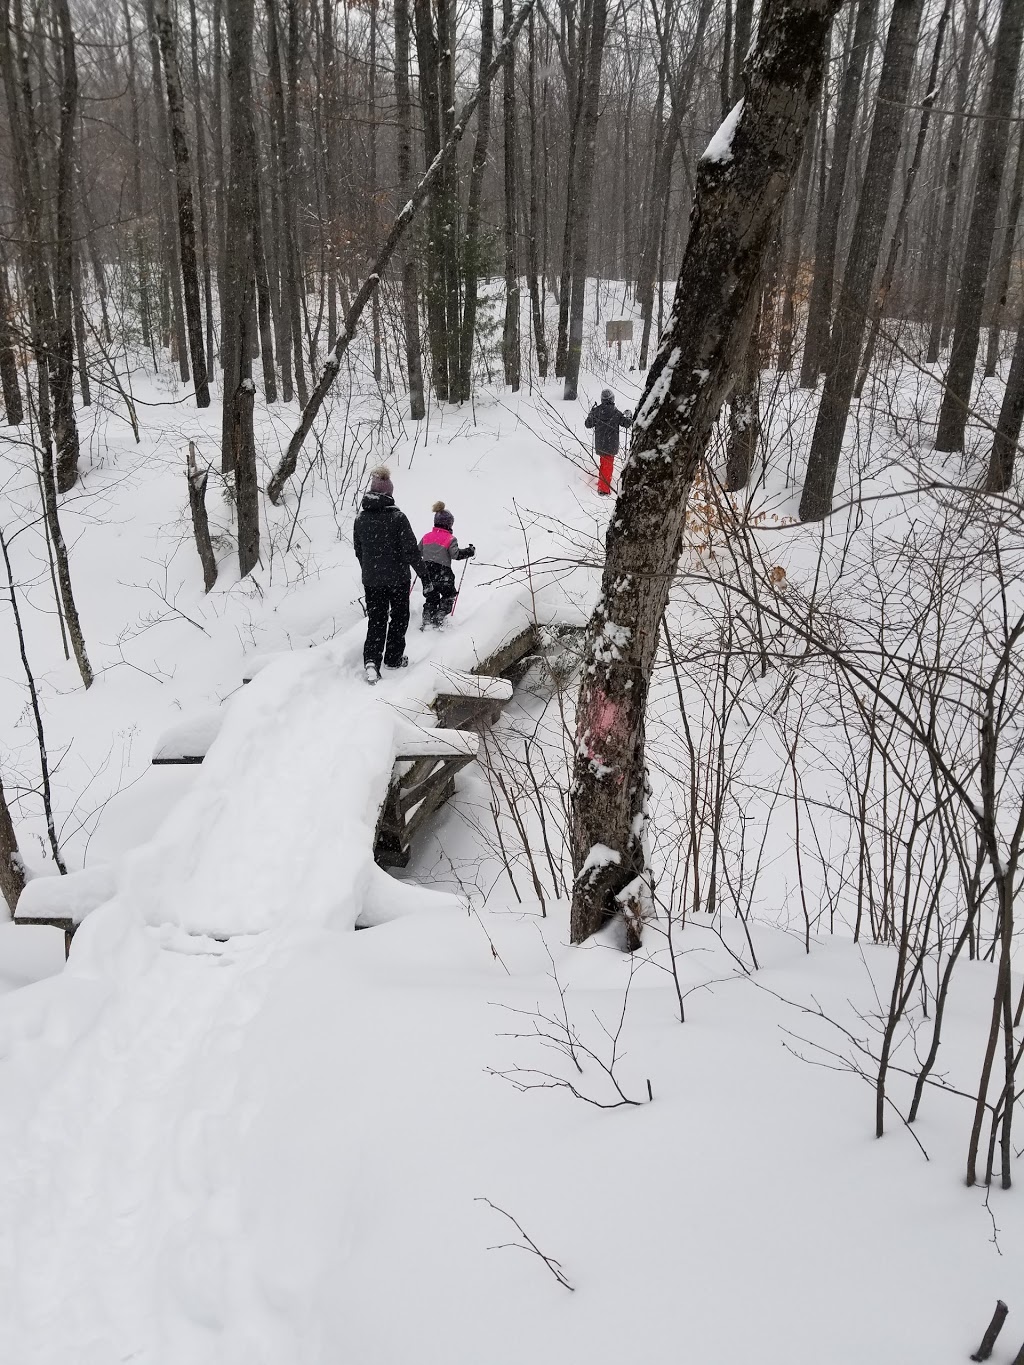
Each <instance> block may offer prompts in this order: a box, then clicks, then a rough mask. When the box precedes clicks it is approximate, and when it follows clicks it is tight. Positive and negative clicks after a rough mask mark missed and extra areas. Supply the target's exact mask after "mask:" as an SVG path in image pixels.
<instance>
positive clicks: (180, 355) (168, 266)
mask: <svg viewBox="0 0 1024 1365" xmlns="http://www.w3.org/2000/svg"><path fill="white" fill-rule="evenodd" d="M146 24H147V26H148V29H149V61H150V74H151V78H152V86H153V106H154V108H155V109H156V129H157V131H156V141H157V149H156V167H157V186H158V193H159V208H160V216H161V217H160V221H161V231H160V235H161V239H162V240H161V247H162V250H163V258H164V270H165V272H166V278H167V284H168V290H169V301H170V308H171V319H172V323H173V327H174V346H175V350H176V351H177V361H178V373H179V374H180V376H181V382H182V383H183V384H187V383H188V382H189V364H188V335H187V332H186V329H185V308H184V303H183V301H182V297H181V260H180V257H179V254H178V234H177V233H176V232H175V230H174V219H175V213H174V207H173V203H172V199H171V184H170V177H171V174H172V172H171V170H170V163H171V161H172V159H173V153H172V150H171V135H170V131H169V129H168V125H167V105H166V104H165V103H164V88H163V80H162V79H161V74H160V67H161V57H160V35H159V31H158V29H157V22H156V11H155V8H154V0H146Z"/></svg>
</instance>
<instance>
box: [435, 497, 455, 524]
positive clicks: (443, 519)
mask: <svg viewBox="0 0 1024 1365" xmlns="http://www.w3.org/2000/svg"><path fill="white" fill-rule="evenodd" d="M434 525H435V526H437V527H438V528H439V529H440V530H442V531H450V530H451V529H452V527H453V526H454V525H455V518H454V516H452V514H451V512H449V511H447V510H446V509H445V505H444V503H443V502H435V503H434Z"/></svg>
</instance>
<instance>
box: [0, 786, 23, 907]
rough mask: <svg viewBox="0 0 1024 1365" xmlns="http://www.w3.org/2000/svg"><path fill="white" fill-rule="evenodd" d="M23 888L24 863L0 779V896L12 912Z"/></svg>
mask: <svg viewBox="0 0 1024 1365" xmlns="http://www.w3.org/2000/svg"><path fill="white" fill-rule="evenodd" d="M24 889H25V864H24V863H23V862H22V861H21V854H20V853H19V852H18V840H17V837H16V835H15V833H14V821H13V820H12V819H11V812H10V810H9V808H8V805H7V798H6V796H5V795H4V784H3V782H2V781H0V896H3V898H4V900H5V901H6V902H7V908H8V909H9V910H10V912H11V914H12V915H13V914H14V911H15V909H16V908H17V904H18V897H19V896H20V895H21V893H22V891H24Z"/></svg>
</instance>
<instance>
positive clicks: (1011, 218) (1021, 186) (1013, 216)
mask: <svg viewBox="0 0 1024 1365" xmlns="http://www.w3.org/2000/svg"><path fill="white" fill-rule="evenodd" d="M1022 202H1024V138H1022V139H1021V142H1020V146H1019V147H1018V148H1017V161H1016V165H1015V166H1014V171H1013V186H1012V188H1011V190H1010V202H1009V205H1008V206H1007V210H1006V231H1005V232H1004V233H1003V242H1002V247H1001V249H1000V252H999V258H998V261H997V263H996V270H995V279H994V288H993V290H992V292H993V295H994V296H995V304H994V307H993V316H992V322H991V325H990V326H989V329H988V346H987V348H986V351H985V378H986V379H992V378H993V377H994V376H995V373H996V366H997V364H998V361H999V333H1000V330H1001V328H1002V326H1003V321H1004V318H1005V316H1006V296H1007V294H1008V293H1009V289H1010V271H1011V269H1012V268H1013V248H1014V245H1015V244H1016V241H1017V225H1018V223H1019V221H1020V210H1021V203H1022Z"/></svg>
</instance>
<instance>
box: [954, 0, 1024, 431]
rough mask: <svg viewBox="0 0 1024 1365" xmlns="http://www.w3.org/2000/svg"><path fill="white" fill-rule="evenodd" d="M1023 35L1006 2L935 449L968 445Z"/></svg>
mask: <svg viewBox="0 0 1024 1365" xmlns="http://www.w3.org/2000/svg"><path fill="white" fill-rule="evenodd" d="M1022 39H1024V0H1003V8H1002V13H1001V14H1000V16H999V29H998V32H997V33H996V40H995V57H994V58H993V62H992V75H991V77H990V79H989V87H988V97H987V99H986V101H985V117H984V119H983V121H982V125H981V140H980V144H979V147H978V173H977V177H976V179H975V182H974V204H973V206H972V208H971V223H970V227H969V228H968V230H967V245H966V246H965V248H964V261H963V269H962V270H961V272H960V289H959V291H958V293H957V302H956V320H955V322H954V324H953V345H952V348H951V350H950V354H949V368H948V369H947V370H946V382H945V389H944V391H943V395H942V405H941V407H940V408H939V423H938V428H937V429H936V432H935V449H936V450H947V451H949V450H963V447H964V432H965V430H966V428H967V412H968V409H969V406H970V401H971V385H972V383H973V381H974V362H975V360H976V359H977V358H978V342H979V340H980V337H981V311H982V308H983V306H984V303H985V280H986V278H987V276H988V267H989V261H990V259H991V256H992V239H993V237H994V236H995V230H996V210H997V209H998V207H999V189H1000V186H1001V185H1002V183H1003V169H1004V167H1005V165H1006V150H1007V147H1008V145H1009V140H1010V117H1011V115H1012V113H1013V93H1014V90H1015V88H1016V84H1017V67H1018V66H1019V64H1020V50H1021V42H1022Z"/></svg>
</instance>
